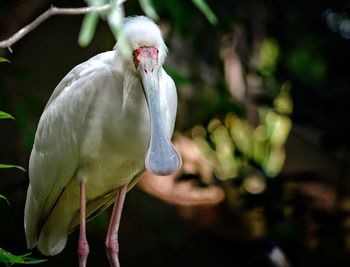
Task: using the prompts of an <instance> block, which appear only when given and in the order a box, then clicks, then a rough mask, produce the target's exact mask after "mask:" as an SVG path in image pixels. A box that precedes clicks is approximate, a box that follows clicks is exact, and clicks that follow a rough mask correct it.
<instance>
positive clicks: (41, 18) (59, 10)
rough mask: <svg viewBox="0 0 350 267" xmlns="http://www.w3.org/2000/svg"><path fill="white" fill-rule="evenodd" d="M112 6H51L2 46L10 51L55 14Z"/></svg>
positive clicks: (102, 9) (118, 1)
mask: <svg viewBox="0 0 350 267" xmlns="http://www.w3.org/2000/svg"><path fill="white" fill-rule="evenodd" d="M123 2H125V0H117V4H121V3H123ZM111 7H112V3H108V4H105V5H102V6H90V7H80V8H58V7H54V6H51V7H50V8H49V9H48V10H46V11H45V12H44V13H43V14H41V15H40V16H39V17H37V18H36V19H35V20H34V21H33V22H31V23H29V24H28V25H26V26H25V27H23V28H22V29H20V30H19V31H17V32H16V33H15V34H13V35H12V36H11V37H9V38H8V39H6V40H4V41H1V42H0V48H8V49H9V50H10V51H12V50H11V46H12V45H13V44H14V43H16V42H17V41H19V40H20V39H22V38H23V37H24V36H25V35H27V34H28V33H29V32H31V31H33V30H34V29H35V28H37V27H38V26H39V25H40V24H41V23H43V22H44V21H45V20H47V19H48V18H50V17H52V16H55V15H82V14H86V13H89V12H103V11H107V10H109V9H110V8H111Z"/></svg>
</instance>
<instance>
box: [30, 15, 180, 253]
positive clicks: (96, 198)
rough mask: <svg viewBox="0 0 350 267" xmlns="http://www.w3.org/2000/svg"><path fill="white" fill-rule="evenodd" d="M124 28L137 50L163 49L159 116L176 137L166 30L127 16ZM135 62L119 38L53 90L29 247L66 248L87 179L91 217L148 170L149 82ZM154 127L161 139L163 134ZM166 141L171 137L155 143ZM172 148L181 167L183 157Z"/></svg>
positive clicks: (34, 185)
mask: <svg viewBox="0 0 350 267" xmlns="http://www.w3.org/2000/svg"><path fill="white" fill-rule="evenodd" d="M124 31H125V35H126V38H127V40H128V42H129V44H130V46H131V48H132V50H134V51H135V49H136V50H137V49H140V48H143V47H155V48H156V49H158V66H159V72H158V73H157V75H158V76H159V80H158V81H159V104H160V110H159V111H160V114H158V116H160V118H154V120H160V121H161V122H163V128H164V131H165V133H166V135H167V138H169V139H170V137H171V135H172V132H173V128H174V122H175V115H176V108H177V95H176V88H175V85H174V82H173V80H172V79H171V78H170V77H169V76H168V75H167V73H166V72H165V71H164V69H163V68H162V67H161V65H162V63H163V62H164V60H165V57H166V51H167V49H166V46H165V44H164V41H163V39H162V36H161V32H160V30H159V28H158V26H156V25H155V24H154V23H153V22H152V21H151V20H150V19H148V18H146V17H134V18H131V19H126V22H125V25H124ZM135 64H136V63H135V57H134V62H133V58H132V57H130V59H123V58H122V57H121V53H120V51H119V47H118V43H117V45H116V47H115V50H114V51H109V52H105V53H102V54H99V55H97V56H95V57H93V58H91V59H89V60H88V61H86V62H84V63H82V64H80V65H78V66H76V67H75V68H74V69H73V70H71V71H70V72H69V73H68V74H67V76H66V77H65V78H64V79H63V80H62V81H61V82H60V83H59V84H58V86H57V87H56V89H55V90H54V92H53V94H52V96H51V98H50V100H49V102H48V103H47V105H46V107H45V110H44V112H43V114H42V116H41V118H40V121H39V125H38V128H37V132H36V136H35V142H34V146H33V150H32V153H31V156H30V162H29V178H30V185H29V188H28V193H27V200H26V205H25V219H24V220H25V221H24V225H25V232H26V239H27V244H28V247H29V248H33V247H35V246H38V249H39V250H40V251H41V252H42V253H43V254H45V255H55V254H57V253H59V252H61V251H62V249H63V248H64V247H65V244H66V242H67V236H68V234H69V233H70V232H71V231H72V230H73V229H74V228H76V227H77V226H78V225H79V211H80V204H79V203H80V202H79V201H80V196H79V185H80V184H81V183H84V184H85V185H86V217H87V218H90V217H92V216H94V215H95V214H97V213H99V212H101V211H102V210H104V209H106V208H107V207H108V206H110V205H111V204H112V203H113V202H114V199H115V196H116V194H117V191H116V189H118V188H119V187H121V186H124V185H128V189H130V188H131V187H132V186H133V185H134V184H135V183H136V182H137V180H138V179H139V178H140V175H141V174H142V173H143V172H144V171H145V164H144V160H145V156H146V153H147V151H148V150H150V149H148V148H149V146H150V144H149V143H150V138H151V132H152V129H153V128H152V127H151V126H150V123H151V122H150V120H151V117H150V116H151V115H150V110H149V100H148V99H147V98H146V96H147V95H146V96H145V91H147V88H146V87H147V85H145V84H144V80H143V77H140V70H138V69H137V64H136V65H135ZM152 66H153V65H152ZM152 71H153V69H152ZM156 71H157V70H156ZM145 72H146V73H147V71H145ZM141 76H142V75H141ZM152 77H153V76H152ZM154 77H156V76H154ZM151 80H152V79H151ZM155 96H156V98H155V99H158V98H157V96H158V95H155ZM161 128H162V126H160V128H159V129H161ZM154 129H156V128H154ZM155 131H156V135H154V136H153V138H154V139H155V140H156V141H157V140H158V139H161V138H162V136H161V133H159V132H158V130H157V129H156V130H155ZM160 131H161V130H160ZM157 142H158V141H157ZM159 144H164V142H163V141H162V142H160V141H159V143H157V144H156V145H155V147H157V146H158V145H159ZM159 146H161V145H159ZM162 146H163V145H162ZM164 146H165V147H166V146H167V144H165V145H164ZM167 149H168V150H169V149H170V148H169V147H168V148H166V149H165V152H164V153H167V151H168V150H167ZM148 153H150V152H149V151H148ZM171 153H172V152H169V153H168V154H169V158H171V160H172V161H173V162H174V164H177V166H176V168H175V169H177V168H179V166H180V164H181V159H180V158H179V157H178V155H176V154H171ZM174 155H175V156H174ZM176 157H177V158H176ZM151 171H153V172H155V173H157V170H154V169H153V170H151ZM171 171H174V170H173V169H172V170H170V172H171ZM159 172H160V174H165V172H162V171H159Z"/></svg>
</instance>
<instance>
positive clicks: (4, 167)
mask: <svg viewBox="0 0 350 267" xmlns="http://www.w3.org/2000/svg"><path fill="white" fill-rule="evenodd" d="M9 168H16V169H19V170H21V171H24V172H26V169H25V168H23V167H21V166H17V165H9V164H0V169H9Z"/></svg>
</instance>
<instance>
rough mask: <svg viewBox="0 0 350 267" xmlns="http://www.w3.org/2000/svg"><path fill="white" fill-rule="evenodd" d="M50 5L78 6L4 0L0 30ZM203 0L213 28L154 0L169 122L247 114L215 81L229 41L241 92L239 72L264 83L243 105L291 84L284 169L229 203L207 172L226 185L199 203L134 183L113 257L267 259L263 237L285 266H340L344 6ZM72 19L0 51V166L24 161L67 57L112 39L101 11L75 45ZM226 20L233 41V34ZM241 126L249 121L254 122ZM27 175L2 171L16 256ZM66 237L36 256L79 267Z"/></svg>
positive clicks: (180, 4)
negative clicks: (170, 86) (169, 90)
mask: <svg viewBox="0 0 350 267" xmlns="http://www.w3.org/2000/svg"><path fill="white" fill-rule="evenodd" d="M51 4H54V5H55V6H60V7H72V6H83V5H84V2H80V1H76V2H74V3H73V2H72V1H68V0H64V1H47V0H37V1H31V2H30V3H25V2H23V1H16V0H11V1H10V0H1V1H0V14H1V16H0V39H4V38H6V37H8V36H10V35H11V33H14V32H15V31H16V30H18V29H19V28H20V27H22V26H24V25H25V24H26V23H28V22H30V21H32V20H33V19H34V18H35V17H37V16H38V15H39V14H41V13H42V12H43V11H45V10H46V9H47V8H48V7H49V6H50V5H51ZM208 4H209V5H210V7H211V8H212V9H213V11H214V13H215V14H216V15H217V17H218V20H219V23H218V25H211V24H210V23H209V22H208V21H207V20H206V18H205V16H204V15H203V14H202V13H201V12H200V11H199V10H198V9H197V8H196V7H195V6H194V5H193V4H192V2H191V1H171V0H166V1H160V0H154V5H155V8H156V10H157V12H158V13H159V15H160V19H161V21H160V25H161V27H162V29H163V30H164V29H165V30H166V34H165V37H166V38H165V39H166V43H167V45H168V46H169V50H170V54H169V57H168V59H167V61H166V64H165V65H166V66H165V67H166V69H167V70H168V72H169V73H170V74H171V75H172V77H173V78H174V80H175V82H176V84H177V87H178V94H179V111H178V118H177V126H176V129H177V130H178V131H179V132H186V131H187V130H188V129H190V128H191V127H193V126H195V125H197V124H200V125H204V126H206V124H207V123H208V122H209V121H210V119H211V118H213V117H215V116H218V117H220V116H222V115H223V114H226V113H227V112H235V113H237V114H239V115H240V116H242V117H248V118H249V116H250V115H251V114H250V113H251V112H252V111H251V110H250V109H249V107H247V106H246V105H245V104H244V103H243V104H242V102H240V101H237V99H235V97H234V95H232V94H230V92H229V90H228V88H227V85H226V84H225V76H224V70H223V60H224V59H223V57H222V54H221V52H220V51H222V48H223V46H225V43H226V44H227V42H226V41H227V39H229V40H236V41H237V40H238V41H237V42H238V44H237V42H236V43H235V42H233V41H232V43H231V45H232V50H235V51H237V54H238V55H239V58H240V62H241V63H242V69H243V71H244V75H245V76H244V80H245V81H246V82H247V84H248V87H247V88H248V89H247V90H248V91H249V90H250V88H251V87H249V77H255V78H256V77H257V79H260V81H262V82H261V84H262V85H261V86H259V88H258V89H259V90H258V94H254V96H253V97H249V96H250V93H249V92H247V93H246V95H247V96H248V97H247V99H246V101H247V103H251V105H253V106H260V105H267V106H271V103H272V100H273V98H274V97H275V96H276V95H277V91H278V88H280V87H279V86H277V85H278V84H281V83H283V82H285V81H288V82H290V85H291V97H292V100H293V105H294V107H293V114H292V115H291V118H292V123H293V127H292V130H291V133H290V135H289V138H288V140H287V143H286V144H285V150H286V160H285V165H284V168H283V170H282V172H281V173H280V174H279V175H278V176H277V177H275V178H266V177H265V176H264V177H265V178H266V179H267V180H266V184H267V189H266V191H265V192H264V194H261V195H258V196H255V195H254V196H252V195H249V194H243V196H241V198H240V201H242V202H244V204H243V205H241V206H240V207H239V208H237V207H233V206H234V204H232V198H231V199H230V198H229V197H228V196H229V192H231V191H230V189H229V188H237V185H235V182H232V181H225V182H222V183H221V182H218V184H219V185H220V186H222V187H224V188H225V192H226V195H227V198H226V200H225V201H224V202H223V203H221V204H220V205H217V206H215V207H200V208H194V207H192V208H191V207H186V208H185V207H177V206H172V205H170V204H166V203H163V202H162V201H160V200H158V199H157V198H154V197H151V196H149V195H148V194H146V193H145V192H143V191H142V190H141V189H140V188H138V187H136V188H135V189H134V190H132V191H131V192H129V193H128V195H127V200H126V205H125V209H124V214H123V217H122V222H121V230H120V231H121V232H120V247H121V249H120V261H121V264H122V266H140V265H143V266H180V265H181V266H203V267H204V266H214V265H215V266H273V265H269V264H270V263H268V260H267V254H268V252H269V251H270V248H271V247H272V246H274V245H278V246H279V247H280V248H281V249H282V250H283V251H284V253H285V255H286V257H287V258H288V260H289V261H290V262H291V264H292V265H293V266H350V265H349V264H350V261H349V256H348V254H349V250H350V235H349V230H350V223H349V222H350V221H349V220H350V217H349V214H350V213H349V212H350V202H349V201H350V199H349V189H350V188H349V186H350V184H349V178H350V173H349V162H350V157H349V119H348V112H347V108H348V106H349V103H350V83H349V74H350V72H349V67H348V65H349V62H350V40H349V38H350V2H349V1H331V0H328V1H316V0H315V1H261V0H249V1H248V0H245V1H229V0H226V1H225V0H220V1H209V0H208ZM125 11H126V15H133V14H142V11H141V10H140V7H139V3H138V2H137V1H133V0H128V1H127V2H126V3H125ZM330 14H331V15H330ZM81 21H82V17H81V16H57V17H53V18H50V19H49V20H47V21H46V22H44V23H43V24H42V25H40V26H39V27H38V28H37V29H36V30H35V31H33V32H32V33H30V34H29V35H27V36H26V37H25V38H23V39H22V40H21V41H19V42H18V43H16V44H15V45H13V47H12V49H13V53H9V52H7V51H6V50H2V51H1V52H0V53H1V55H2V56H4V57H6V58H8V59H9V60H10V61H11V63H10V64H8V63H1V64H0V110H3V111H6V112H8V113H10V114H12V115H13V116H14V117H15V118H16V120H15V121H12V120H2V121H0V148H1V149H0V162H1V163H8V164H10V163H11V164H17V165H20V166H23V167H25V168H27V164H28V163H27V162H28V158H29V154H30V150H31V146H32V142H33V138H34V134H35V129H36V125H37V122H38V119H39V117H40V114H41V112H42V110H43V108H44V106H45V104H46V102H47V100H48V98H49V96H50V94H51V92H52V91H53V89H54V88H55V86H56V85H57V84H58V82H59V81H60V80H61V79H62V78H63V77H64V76H65V74H66V73H67V72H68V71H69V70H70V69H72V68H73V67H74V66H75V65H77V64H79V63H81V62H83V61H85V60H87V59H88V58H90V57H91V56H93V55H95V54H97V53H100V52H103V51H106V50H110V49H112V47H113V46H114V43H115V41H114V38H113V36H112V34H111V32H110V30H109V28H108V25H107V24H106V22H105V21H100V23H99V24H98V28H97V30H96V34H95V37H94V39H93V41H92V43H91V44H90V45H89V46H88V47H85V48H82V47H80V46H79V45H78V42H77V38H78V34H79V31H80V26H81ZM237 29H239V32H240V34H241V36H243V37H237V36H238V34H237ZM230 38H231V39H230ZM266 38H271V39H273V40H275V42H276V43H277V44H278V47H279V56H278V59H277V62H276V67H275V69H274V71H273V74H272V75H270V76H269V77H264V75H261V73H259V71H258V70H257V69H258V68H257V67H256V66H255V65H254V60H253V58H254V53H255V52H256V47H257V46H258V45H259V44H261V42H262V40H264V39H266ZM225 40H226V41H225ZM229 43H230V42H229ZM252 62H253V63H252ZM249 75H250V76H249ZM271 84H272V85H271ZM276 84H277V85H276ZM253 112H254V111H253ZM250 123H252V124H253V125H254V120H253V121H252V120H251V121H250ZM27 185H28V177H27V174H26V173H23V172H21V171H20V170H15V169H11V170H1V173H0V194H3V195H5V196H6V197H7V198H8V199H9V201H10V203H11V206H8V205H6V203H5V202H1V203H0V247H1V248H3V249H6V250H8V251H11V252H12V253H14V254H25V253H26V252H27V250H26V246H25V239H24V230H23V208H24V201H25V194H26V187H27ZM295 189H298V190H295ZM262 210H263V211H262ZM261 213H263V215H261ZM108 216H109V214H108V212H107V214H102V215H100V216H99V217H97V218H96V219H95V220H93V221H91V222H90V223H89V224H88V240H89V242H90V250H91V254H90V256H89V260H88V266H107V259H106V257H105V253H104V234H105V232H106V228H107V222H108ZM261 218H263V220H264V223H261V221H260V220H261ZM261 224H263V225H264V227H262V228H263V230H257V232H259V233H258V234H256V233H255V232H254V230H252V229H260V228H261ZM256 225H258V226H256ZM259 225H260V226H259ZM256 227H257V228H256ZM76 247H77V233H76V232H74V233H73V234H72V235H71V236H70V238H69V240H68V244H67V247H66V248H65V250H64V251H63V252H62V253H61V254H59V255H57V256H55V257H50V258H49V261H48V262H46V263H43V264H41V266H62V265H65V266H76V265H77V257H76ZM33 253H34V256H36V257H42V256H41V255H40V254H38V253H37V252H36V251H33Z"/></svg>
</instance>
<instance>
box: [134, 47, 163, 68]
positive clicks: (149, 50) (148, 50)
mask: <svg viewBox="0 0 350 267" xmlns="http://www.w3.org/2000/svg"><path fill="white" fill-rule="evenodd" d="M143 58H149V59H151V60H152V61H154V63H155V64H157V65H158V49H157V47H155V46H142V47H140V48H136V49H135V50H134V52H133V59H134V64H135V67H136V69H139V66H140V65H141V67H143V66H142V59H143ZM146 72H147V71H146Z"/></svg>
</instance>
